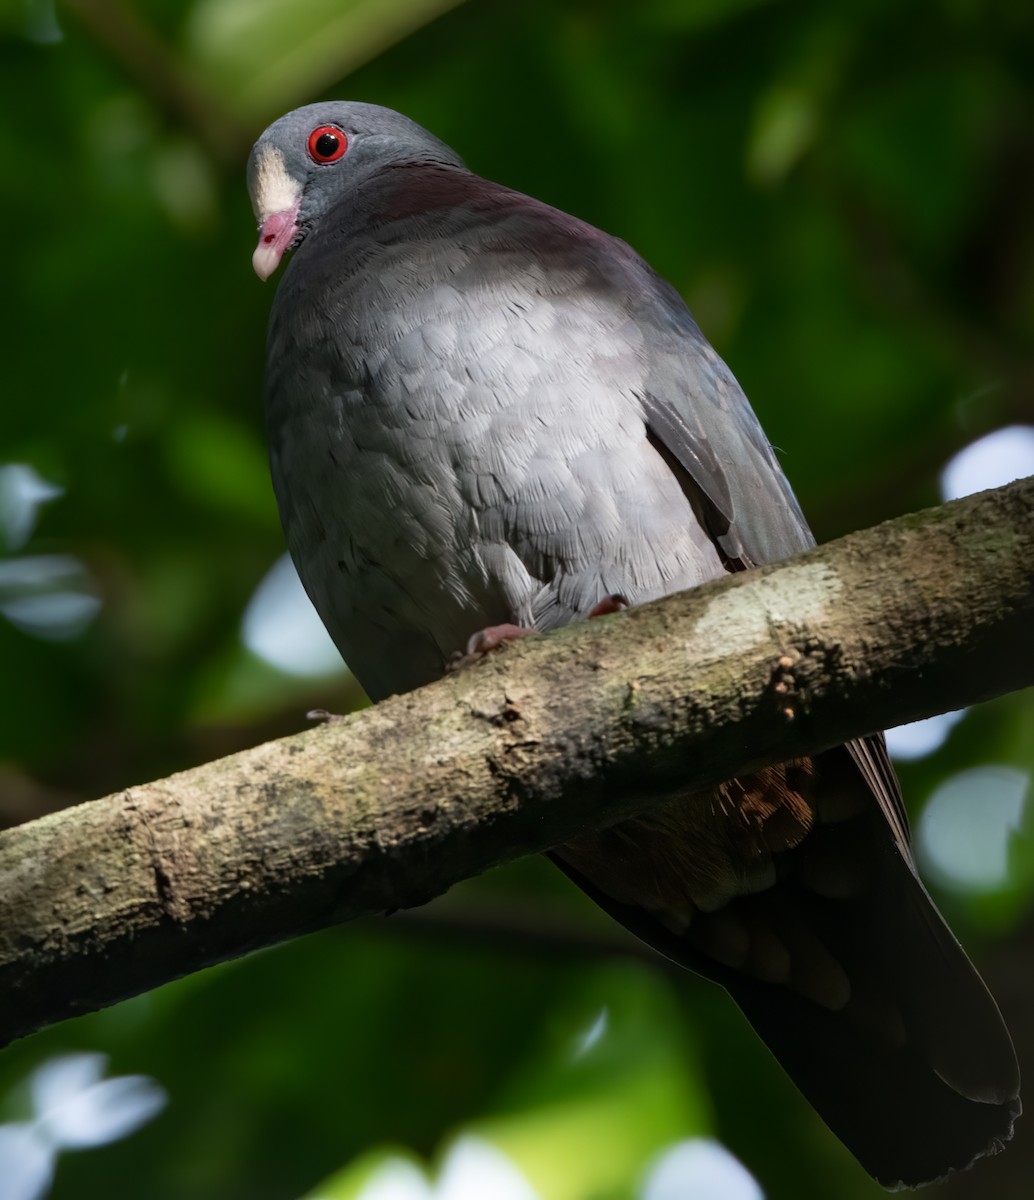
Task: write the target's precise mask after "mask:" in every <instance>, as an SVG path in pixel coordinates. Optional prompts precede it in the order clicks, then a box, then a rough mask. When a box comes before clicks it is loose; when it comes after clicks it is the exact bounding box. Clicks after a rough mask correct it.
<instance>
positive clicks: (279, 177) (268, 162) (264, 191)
mask: <svg viewBox="0 0 1034 1200" xmlns="http://www.w3.org/2000/svg"><path fill="white" fill-rule="evenodd" d="M301 194H302V185H301V184H300V183H299V182H298V180H297V179H293V178H292V177H291V175H290V174H288V171H287V167H286V166H285V164H284V156H283V155H282V154H281V153H280V151H279V150H278V149H277V148H276V147H275V146H263V147H262V149H261V150H259V152H258V155H257V157H256V159H255V175H254V178H253V180H252V191H251V206H252V208H253V209H254V210H255V216H256V217H258V219H259V224H261V223H262V222H263V221H265V219H266V218H267V217H269V216H271V215H272V214H273V213H278V212H284V211H285V210H287V209H289V208H293V207H294V206H295V205H296V204H297V203H298V201H299V199H300V198H301Z"/></svg>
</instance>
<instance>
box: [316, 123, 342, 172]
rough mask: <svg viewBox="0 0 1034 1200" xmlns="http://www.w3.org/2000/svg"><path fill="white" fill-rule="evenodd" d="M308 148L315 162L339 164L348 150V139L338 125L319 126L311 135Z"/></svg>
mask: <svg viewBox="0 0 1034 1200" xmlns="http://www.w3.org/2000/svg"><path fill="white" fill-rule="evenodd" d="M308 148H309V157H310V158H311V159H312V161H313V162H318V163H332V162H337V160H338V159H339V158H340V157H341V156H342V154H344V152H345V151H346V150H347V149H348V138H346V137H345V135H344V134H343V133H342V132H341V130H340V129H338V127H337V126H336V125H319V126H317V128H315V129H314V130H313V131H312V133H310V134H309V142H308Z"/></svg>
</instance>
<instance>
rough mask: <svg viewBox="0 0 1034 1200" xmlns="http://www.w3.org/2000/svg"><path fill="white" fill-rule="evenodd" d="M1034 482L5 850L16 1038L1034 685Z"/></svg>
mask: <svg viewBox="0 0 1034 1200" xmlns="http://www.w3.org/2000/svg"><path fill="white" fill-rule="evenodd" d="M1032 629H1034V479H1028V480H1024V481H1020V482H1019V483H1015V484H1012V485H1010V486H1009V487H1007V488H1002V489H1000V490H998V491H995V492H987V493H984V494H983V495H980V496H974V497H970V498H968V499H966V500H962V501H958V502H956V503H954V504H949V505H945V506H943V507H941V508H934V509H928V510H926V511H925V512H923V513H920V514H918V515H915V516H908V517H903V518H900V519H898V520H896V521H891V522H888V523H887V524H885V525H881V526H878V527H876V528H875V529H870V530H866V531H865V532H862V533H857V534H853V535H851V536H850V537H847V538H843V539H841V540H840V541H838V542H833V543H830V544H829V545H826V546H823V547H820V548H819V549H817V550H815V551H813V552H811V553H809V554H806V555H802V556H801V557H799V558H796V559H793V560H791V561H790V562H788V563H784V564H778V565H774V566H770V567H765V568H762V569H760V570H757V571H752V572H748V573H746V574H742V575H737V576H731V577H728V578H726V579H723V580H720V581H717V582H715V583H713V584H708V585H706V586H704V587H701V588H698V589H696V590H695V591H693V592H689V593H684V594H682V595H679V596H672V597H669V598H667V599H665V600H662V601H659V602H658V603H656V604H652V605H647V606H644V607H643V608H639V609H635V610H632V611H630V612H627V613H623V614H620V615H618V616H615V617H612V618H606V619H601V620H597V621H592V622H589V623H586V624H582V625H579V626H571V627H568V628H566V629H562V630H559V631H557V632H556V633H554V634H551V635H549V636H545V637H541V638H529V639H526V640H525V641H524V642H522V643H521V644H520V645H518V646H513V647H510V648H507V649H506V651H505V652H503V653H500V654H498V655H494V656H492V657H490V658H489V659H487V660H486V661H485V662H484V663H482V664H480V665H479V666H477V667H476V668H473V669H471V670H468V671H466V672H463V673H461V674H460V675H458V676H456V677H452V678H448V679H445V680H442V681H441V682H440V683H436V684H433V685H431V686H430V687H427V688H423V689H421V690H420V691H419V692H413V693H410V694H408V695H405V696H397V697H393V698H392V699H390V700H387V701H385V702H384V703H382V704H379V705H377V706H376V707H375V708H373V709H368V710H367V711H365V712H362V713H359V714H356V715H354V716H351V717H349V718H347V719H345V720H343V721H341V722H339V723H336V724H334V725H331V726H327V727H324V728H319V729H314V730H310V731H308V732H306V733H302V734H299V735H297V736H294V737H289V738H284V739H282V740H280V741H277V742H270V743H268V744H266V745H263V746H257V747H256V748H255V749H253V750H249V751H246V752H244V753H242V754H237V755H233V756H232V757H229V758H225V759H222V760H219V761H217V762H212V763H209V764H207V765H205V766H202V767H198V768H196V769H194V770H191V771H186V772H184V773H182V774H180V775H175V776H172V777H171V778H169V779H163V780H159V781H157V782H155V783H150V784H145V785H143V786H141V787H135V788H131V789H129V790H128V791H126V792H123V793H120V794H118V795H113V796H108V797H106V798H105V799H102V800H96V801H93V802H91V803H88V804H82V805H79V806H78V807H76V808H73V809H68V810H65V811H64V812H60V813H54V814H51V815H49V816H46V817H43V818H42V819H40V820H38V821H34V822H31V823H30V824H27V825H23V826H21V827H19V828H16V829H12V830H8V831H7V832H6V833H4V834H3V835H2V836H0V995H2V996H3V997H4V1002H3V1010H2V1016H0V1042H7V1041H9V1040H11V1039H12V1038H15V1037H18V1036H20V1035H22V1034H25V1033H28V1032H30V1031H31V1030H33V1029H36V1028H39V1027H40V1026H42V1025H45V1024H47V1023H49V1022H52V1021H56V1020H59V1019H61V1018H63V1017H67V1016H71V1015H73V1014H75V1013H79V1012H84V1011H88V1010H91V1009H95V1008H99V1007H102V1006H104V1005H106V1004H111V1003H113V1002H114V1001H116V1000H119V999H122V998H124V997H126V996H129V995H133V994H135V993H137V992H140V991H143V990H145V989H147V988H151V987H154V986H156V985H157V984H160V983H163V982H165V981H167V980H169V979H172V978H175V977H176V976H178V975H182V974H185V973H187V972H189V971H194V970H197V969H198V968H200V967H202V966H205V965H207V964H209V963H214V962H219V961H221V960H223V959H226V958H229V957H232V956H234V955H238V954H241V953H243V952H244V951H246V950H250V949H253V948H255V947H258V946H263V945H269V944H271V943H273V942H276V941H279V940H282V939H284V938H287V937H290V936H292V935H295V934H298V933H301V932H303V931H307V930H312V929H318V928H321V927H323V926H326V925H329V924H331V923H334V922H338V921H343V920H347V919H349V918H352V917H357V916H360V915H363V914H369V913H376V912H384V911H388V910H392V909H395V908H400V907H409V906H412V905H416V904H421V903H423V902H424V901H426V900H428V899H430V898H431V897H432V896H435V895H438V894H439V893H441V892H442V891H444V890H445V889H446V888H448V887H449V886H450V885H451V884H453V883H455V882H457V881H458V880H460V879H463V878H465V877H467V876H470V875H474V874H477V873H478V872H480V871H484V870H485V869H486V868H488V867H491V866H494V865H496V864H498V863H502V862H506V861H508V860H510V859H513V858H516V857H518V856H520V855H524V854H530V853H533V852H535V851H539V850H544V849H546V848H548V847H550V846H554V845H557V844H558V843H561V842H563V841H565V840H567V839H569V838H570V837H572V836H573V835H575V834H576V833H577V832H578V831H579V830H581V829H583V828H585V827H587V826H591V825H597V826H598V825H601V824H607V823H610V822H612V821H614V820H616V819H618V818H621V817H623V816H626V815H628V814H630V813H632V812H634V811H636V810H637V809H639V808H642V807H644V806H646V805H648V804H649V803H650V802H651V799H652V798H656V797H658V796H660V795H662V794H664V793H665V792H666V791H670V790H671V789H672V788H673V787H675V786H678V787H687V786H689V787H704V786H706V785H709V784H713V783H715V782H718V781H719V780H722V779H726V778H729V777H731V776H733V775H737V774H741V773H744V772H746V771H750V770H754V769H756V768H758V767H760V766H762V765H763V764H766V763H770V762H774V761H778V760H780V759H783V758H788V757H791V756H794V755H799V754H804V753H809V752H813V751H817V750H821V749H824V748H827V747H829V746H833V745H836V744H838V743H839V742H842V741H844V740H845V739H846V738H849V737H852V736H856V735H859V734H863V733H866V732H869V731H871V730H873V729H874V728H878V727H881V726H883V725H893V724H897V723H899V722H901V721H907V720H912V719H915V718H918V717H923V716H929V715H931V714H933V713H936V712H942V711H945V710H947V709H950V708H959V707H962V706H964V705H967V704H972V703H974V702H977V701H979V700H983V699H987V698H989V697H991V696H995V695H998V694H1001V693H1002V692H1006V691H1010V690H1012V689H1015V688H1019V687H1023V686H1025V685H1028V684H1030V683H1032V682H1034V637H1032V635H1031V630H1032Z"/></svg>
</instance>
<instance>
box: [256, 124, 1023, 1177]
mask: <svg viewBox="0 0 1034 1200" xmlns="http://www.w3.org/2000/svg"><path fill="white" fill-rule="evenodd" d="M248 184H249V190H250V193H251V199H252V203H253V206H254V209H255V213H256V215H257V217H258V221H259V225H260V235H259V243H258V247H257V249H256V251H255V255H254V266H255V270H256V271H257V272H258V274H259V275H260V276H261V277H262V278H263V279H265V278H267V277H268V276H269V275H270V274H272V272H273V271H274V270H275V269H276V267H277V265H278V264H279V262H280V260H281V257H282V256H283V254H284V253H285V251H287V250H293V254H292V256H291V259H290V262H289V264H288V266H287V269H286V271H285V272H284V275H283V278H282V279H281V281H280V284H279V287H278V289H277V293H276V298H275V300H274V303H273V310H272V315H271V319H270V326H269V344H268V361H267V394H266V412H267V423H268V434H269V442H270V457H271V463H272V473H273V484H274V488H275V490H276V495H277V500H278V502H279V506H280V514H281V517H282V519H283V525H284V529H285V531H286V534H287V540H288V544H289V546H290V550H291V554H292V557H293V559H294V562H295V565H296V567H297V569H298V573H299V575H300V576H301V579H302V582H303V583H304V585H305V588H306V590H307V592H308V594H309V596H310V597H311V599H312V602H313V604H314V605H315V606H316V609H317V611H318V612H319V614H320V616H321V617H322V619H323V621H324V623H325V624H326V626H327V629H328V630H329V631H330V634H331V636H332V637H333V639H334V641H335V643H336V644H337V646H338V648H339V649H340V651H341V654H342V655H343V657H344V659H345V661H346V662H347V663H348V665H349V667H350V668H351V669H352V671H353V672H354V674H355V676H356V678H357V679H358V680H359V682H360V683H361V684H362V686H363V687H364V688H365V689H366V691H367V692H368V693H369V695H370V696H371V698H372V699H374V700H377V699H379V698H382V697H384V696H386V695H388V694H390V693H394V692H401V691H406V690H408V689H410V688H415V687H419V686H420V685H421V684H424V683H427V682H429V681H430V680H433V679H436V678H438V677H439V676H441V674H442V673H443V670H444V669H445V668H446V666H447V664H448V663H449V662H450V660H451V659H452V657H453V656H454V655H455V654H456V652H457V651H462V650H463V649H464V648H465V647H467V646H468V644H473V645H474V646H475V648H476V649H477V648H478V645H479V643H478V637H479V634H481V633H482V631H487V635H486V636H487V641H483V643H482V646H483V645H488V644H491V642H492V641H493V640H499V639H500V638H502V639H504V640H505V638H507V637H509V636H516V635H517V634H518V633H520V632H522V631H525V630H547V629H552V628H555V627H557V626H560V625H565V624H568V623H569V622H572V621H576V620H580V619H584V618H585V617H587V616H589V615H590V614H591V613H593V611H594V610H597V608H598V606H601V605H603V606H604V607H606V606H607V605H608V603H611V601H610V598H612V597H617V596H620V597H623V598H624V600H626V601H627V602H628V603H630V604H637V603H640V602H642V601H646V600H651V599H654V598H656V597H658V596H662V595H664V594H666V593H668V592H674V591H677V590H679V589H683V588H689V587H693V586H694V585H696V584H699V583H702V582H704V581H705V580H709V579H713V578H714V577H716V576H720V575H722V574H723V573H725V572H729V571H738V570H742V569H745V568H749V567H751V566H754V565H757V564H760V563H767V562H772V561H775V560H778V559H782V558H786V557H788V556H790V555H793V554H795V553H797V552H799V551H801V550H805V549H807V548H808V547H810V546H812V545H813V544H814V542H813V539H812V536H811V533H810V531H809V529H808V526H807V524H806V522H805V520H804V517H803V516H802V515H801V511H800V508H799V507H798V505H797V501H796V499H795V498H794V495H793V492H792V491H791V490H790V486H789V484H788V483H787V482H786V479H785V478H784V476H783V473H782V470H781V469H780V467H779V464H778V462H777V461H776V458H775V456H774V454H773V452H772V448H771V446H770V445H769V443H768V441H767V439H766V438H765V435H764V433H763V432H762V430H761V427H760V426H759V424H758V421H757V419H756V417H755V416H754V413H753V412H752V410H751V408H750V405H749V404H748V402H747V399H746V397H745V396H744V394H743V392H742V391H741V390H740V388H739V386H738V385H737V383H736V381H735V379H734V378H733V377H732V374H731V373H730V372H729V370H728V368H727V367H726V366H725V364H724V363H723V362H722V360H721V359H720V358H719V357H718V355H717V354H716V353H715V351H714V350H713V349H712V348H711V346H710V345H709V344H708V342H707V341H706V339H705V338H704V336H703V335H702V334H701V332H700V330H699V329H698V328H697V326H696V324H695V323H694V321H693V318H692V317H691V316H690V313H689V311H688V310H687V308H686V306H685V304H684V303H683V301H682V300H681V299H680V297H679V296H678V294H677V293H676V292H675V291H674V289H673V288H671V287H670V286H669V285H668V284H667V283H665V282H664V281H663V280H661V279H660V278H658V276H657V275H656V274H655V273H654V272H653V271H652V270H651V269H650V267H648V266H647V265H646V263H644V262H643V260H642V259H640V258H639V257H638V256H637V255H636V254H635V253H634V252H633V251H632V250H631V249H630V248H629V247H628V246H627V245H625V243H624V242H621V241H618V240H617V239H616V238H613V237H610V236H608V235H607V234H605V233H601V232H600V231H599V230H598V229H594V228H592V227H591V226H589V225H587V224H585V223H584V222H582V221H580V220H578V219H577V218H575V217H572V216H568V215H567V214H565V213H562V212H559V211H557V210H556V209H554V208H550V207H549V206H548V205H546V204H542V203H540V202H539V201H537V200H533V199H531V198H529V197H528V196H524V195H521V194H520V193H518V192H514V191H511V190H510V189H508V188H505V187H502V186H500V185H499V184H496V183H491V182H489V181H488V180H486V179H482V178H479V177H478V176H477V175H475V174H473V173H472V172H471V171H469V170H467V168H466V167H465V166H464V165H463V162H462V161H461V160H460V158H459V157H458V156H457V155H456V154H455V153H454V152H453V151H452V150H450V149H449V147H447V146H445V145H444V144H443V143H442V142H440V141H438V139H437V138H435V137H433V136H432V135H431V134H430V133H428V132H427V131H426V130H424V129H422V128H421V127H420V126H418V125H416V124H414V123H413V122H412V121H410V120H408V119H407V118H406V117H404V116H401V115H399V114H398V113H395V112H392V111H390V110H389V109H385V108H380V107H377V106H375V105H370V104H359V103H326V104H314V105H309V106H307V107H305V108H299V109H297V110H295V111H294V112H291V113H288V114H287V116H285V117H282V118H281V119H280V120H279V121H277V122H275V123H274V124H273V125H271V126H270V127H269V128H268V129H267V130H266V131H265V133H263V134H262V136H261V137H260V138H259V140H258V142H257V143H256V145H255V148H254V150H253V151H252V154H251V159H250V162H249V164H248ZM508 626H509V627H513V628H506V627H508ZM554 858H555V860H556V861H557V862H558V863H559V864H560V866H561V867H562V868H563V869H564V870H565V871H566V872H567V873H568V874H569V875H570V876H571V878H573V879H574V880H575V881H576V882H577V883H578V884H579V885H580V886H581V887H582V888H584V889H585V891H587V892H588V893H589V895H590V896H592V897H593V898H594V899H595V900H596V901H597V902H598V903H599V904H600V905H602V907H603V908H604V909H606V910H607V911H608V912H609V913H611V914H612V915H613V916H614V917H616V918H617V920H619V921H620V922H622V923H623V924H624V925H626V926H627V927H628V928H629V929H631V930H632V931H633V932H635V933H636V934H638V935H639V936H640V937H641V938H643V939H644V940H645V941H647V942H649V943H650V944H652V945H653V946H655V947H656V948H657V949H658V950H660V951H661V952H663V953H664V954H666V955H668V956H669V957H671V958H672V959H674V960H676V961H677V962H680V963H683V964H684V965H685V966H687V967H690V968H692V969H693V970H695V971H698V972H699V973H701V974H703V975H705V976H707V977H709V978H711V979H713V980H716V981H717V982H718V983H720V984H722V985H723V986H724V987H725V988H726V989H727V990H728V991H729V992H730V993H731V994H732V996H733V998H734V999H735V1001H736V1002H737V1004H739V1006H740V1008H741V1009H742V1010H743V1012H744V1013H745V1014H746V1016H747V1018H748V1019H749V1020H750V1022H751V1023H752V1024H753V1026H754V1028H755V1029H756V1030H757V1032H758V1033H759V1034H760V1036H761V1037H762V1038H763V1039H764V1041H765V1042H766V1043H767V1045H768V1046H769V1048H770V1049H771V1050H772V1052H773V1053H774V1054H775V1055H776V1057H777V1058H778V1059H779V1061H780V1062H781V1063H782V1065H783V1066H784V1067H785V1068H786V1070H787V1071H788V1072H789V1074H790V1075H791V1077H792V1078H793V1079H794V1081H795V1082H796V1083H797V1085H798V1086H799V1087H800V1089H801V1090H802V1091H803V1092H804V1094H805V1095H806V1096H807V1097H808V1099H809V1100H810V1101H811V1103H812V1104H813V1105H814V1106H815V1108H816V1109H817V1110H818V1112H819V1113H820V1114H821V1116H822V1117H823V1118H824V1120H825V1121H826V1122H827V1123H828V1124H829V1126H830V1127H831V1128H832V1129H833V1131H834V1132H835V1133H836V1134H837V1135H838V1136H839V1137H840V1138H841V1139H842V1140H843V1142H844V1143H845V1144H846V1145H847V1146H848V1148H849V1149H850V1150H851V1151H852V1152H853V1153H854V1154H855V1155H856V1156H857V1158H858V1159H859V1160H860V1161H861V1163H862V1165H863V1166H864V1167H865V1168H866V1169H867V1170H868V1171H869V1172H870V1173H871V1174H872V1175H873V1176H875V1178H876V1179H878V1180H879V1181H880V1182H881V1183H883V1184H884V1185H886V1186H895V1185H902V1184H903V1185H911V1186H915V1185H918V1184H920V1183H924V1182H928V1181H930V1180H933V1179H937V1178H939V1177H941V1176H943V1175H945V1174H946V1173H947V1172H949V1171H950V1170H952V1169H955V1168H962V1167H966V1166H968V1165H970V1164H971V1163H972V1162H973V1161H974V1160H975V1159H977V1158H979V1157H981V1156H983V1155H985V1154H989V1153H993V1152H994V1151H995V1150H997V1149H999V1148H1000V1147H1001V1145H1002V1143H1003V1142H1005V1141H1006V1140H1007V1139H1008V1138H1009V1137H1010V1136H1011V1133H1012V1125H1013V1121H1014V1119H1015V1117H1016V1115H1017V1114H1018V1113H1019V1111H1020V1103H1019V1099H1018V1090H1019V1075H1018V1069H1017V1065H1016V1059H1015V1055H1014V1053H1013V1048H1012V1043H1011V1041H1010V1039H1009V1035H1008V1033H1007V1031H1006V1029H1005V1027H1004V1025H1003V1023H1002V1020H1001V1017H1000V1015H999V1013H998V1009H997V1007H996V1006H995V1003H994V1001H993V1000H992V998H991V996H990V995H989V994H988V992H987V990H986V988H985V987H984V984H983V982H982V981H981V979H980V977H979V976H978V975H977V973H976V971H975V970H974V969H973V967H972V966H971V964H970V962H969V960H968V959H967V958H966V956H965V954H964V952H963V951H962V949H961V947H960V946H959V944H958V942H957V941H956V940H955V938H954V937H953V935H952V934H951V932H950V930H949V929H948V927H947V926H946V925H945V923H944V921H943V919H942V918H941V916H940V915H939V913H938V912H937V910H936V908H935V907H934V905H933V902H932V901H931V900H930V898H929V896H928V895H927V893H926V891H925V890H924V888H923V886H922V884H921V883H920V881H919V879H918V877H917V875H916V872H915V867H914V865H913V861H912V855H911V851H910V849H909V840H908V828H907V821H906V817H905V812H904V808H903V805H902V801H901V795H900V790H899V787H898V783H897V779H896V778H895V775H894V772H893V769H892V768H891V765H890V762H889V760H888V758H887V753H886V749H885V747H884V743H883V739H882V737H880V736H873V737H869V738H865V739H861V740H859V741H855V742H852V743H850V744H849V745H847V746H845V747H841V748H839V749H836V750H832V751H829V752H827V753H824V754H820V755H817V756H815V757H814V758H810V759H799V760H795V761H792V762H788V763H786V764H784V765H782V766H779V767H774V768H769V769H767V770H763V771H761V772H759V773H757V774H755V775H752V776H749V777H747V778H741V779H737V780H733V781H730V782H729V783H727V784H724V785H722V786H721V787H719V788H716V789H714V790H713V791H710V792H707V793H705V794H700V793H697V794H683V795H678V796H675V797H672V798H671V799H670V800H668V801H666V802H665V803H662V804H661V805H660V806H658V807H656V808H653V809H651V810H649V812H648V813H647V814H645V815H644V816H642V817H639V818H636V819H634V820H628V821H625V822H622V823H621V824H619V825H617V826H614V827H612V828H609V829H606V830H603V831H601V832H599V833H596V834H592V835H587V836H585V837H583V838H582V839H581V840H579V841H578V842H577V843H572V844H569V845H566V846H563V847H560V848H558V849H557V850H556V851H555V853H554ZM744 1086H749V1083H748V1082H746V1081H745V1083H744Z"/></svg>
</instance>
